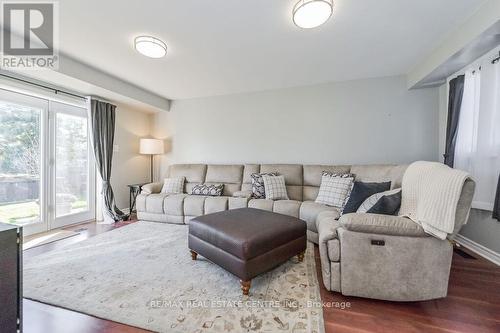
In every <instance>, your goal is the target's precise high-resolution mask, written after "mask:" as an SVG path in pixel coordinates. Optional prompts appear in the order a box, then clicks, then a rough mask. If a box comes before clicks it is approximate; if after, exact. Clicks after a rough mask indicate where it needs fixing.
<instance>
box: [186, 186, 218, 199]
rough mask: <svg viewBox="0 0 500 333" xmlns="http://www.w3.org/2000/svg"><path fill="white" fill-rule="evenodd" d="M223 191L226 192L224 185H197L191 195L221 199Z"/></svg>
mask: <svg viewBox="0 0 500 333" xmlns="http://www.w3.org/2000/svg"><path fill="white" fill-rule="evenodd" d="M223 190H224V184H214V185H207V184H197V185H195V186H194V187H193V189H192V190H191V194H193V195H208V196H212V197H220V196H221V195H222V191H223Z"/></svg>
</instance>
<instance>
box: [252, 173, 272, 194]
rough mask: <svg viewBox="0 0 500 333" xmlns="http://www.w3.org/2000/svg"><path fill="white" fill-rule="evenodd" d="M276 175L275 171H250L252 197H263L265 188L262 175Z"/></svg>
mask: <svg viewBox="0 0 500 333" xmlns="http://www.w3.org/2000/svg"><path fill="white" fill-rule="evenodd" d="M264 175H267V176H277V175H278V173H277V172H269V173H252V174H251V175H250V178H252V198H254V199H265V197H266V190H265V188H264V180H263V179H262V176H264Z"/></svg>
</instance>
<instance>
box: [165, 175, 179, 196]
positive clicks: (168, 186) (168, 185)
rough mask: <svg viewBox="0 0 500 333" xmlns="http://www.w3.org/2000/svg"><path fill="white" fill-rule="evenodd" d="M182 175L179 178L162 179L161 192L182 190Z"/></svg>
mask: <svg viewBox="0 0 500 333" xmlns="http://www.w3.org/2000/svg"><path fill="white" fill-rule="evenodd" d="M184 179H185V178H184V177H179V178H165V179H164V180H163V187H162V188H161V193H168V194H177V193H183V192H184Z"/></svg>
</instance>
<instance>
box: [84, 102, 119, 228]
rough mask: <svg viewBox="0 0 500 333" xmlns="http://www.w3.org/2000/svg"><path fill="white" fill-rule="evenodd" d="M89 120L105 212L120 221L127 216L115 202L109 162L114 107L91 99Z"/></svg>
mask: <svg viewBox="0 0 500 333" xmlns="http://www.w3.org/2000/svg"><path fill="white" fill-rule="evenodd" d="M90 104H91V106H90V122H91V126H92V143H93V145H92V146H93V147H94V155H95V161H96V164H97V169H98V170H99V173H100V174H101V178H102V195H103V197H104V206H105V207H104V208H105V212H104V213H107V214H108V215H109V216H111V218H113V220H114V221H115V222H116V221H120V220H124V219H127V218H128V216H127V215H126V214H125V213H123V212H122V211H121V210H119V209H118V208H117V207H116V204H115V195H114V194H113V189H112V188H111V183H110V181H111V162H112V159H113V141H114V136H115V108H116V106H115V105H113V104H109V103H105V102H101V101H97V100H95V99H92V100H91V103H90Z"/></svg>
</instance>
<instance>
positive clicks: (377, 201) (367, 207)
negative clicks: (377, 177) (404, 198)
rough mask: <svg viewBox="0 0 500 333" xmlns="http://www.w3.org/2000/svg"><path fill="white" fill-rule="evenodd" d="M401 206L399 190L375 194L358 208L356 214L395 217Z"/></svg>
mask: <svg viewBox="0 0 500 333" xmlns="http://www.w3.org/2000/svg"><path fill="white" fill-rule="evenodd" d="M399 206H401V189H400V188H397V189H394V190H390V191H385V192H380V193H375V194H373V195H371V196H370V197H368V198H367V199H366V200H365V201H364V202H363V203H362V204H361V206H359V208H358V210H357V211H356V213H373V214H384V215H395V214H396V212H397V211H398V209H399Z"/></svg>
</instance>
